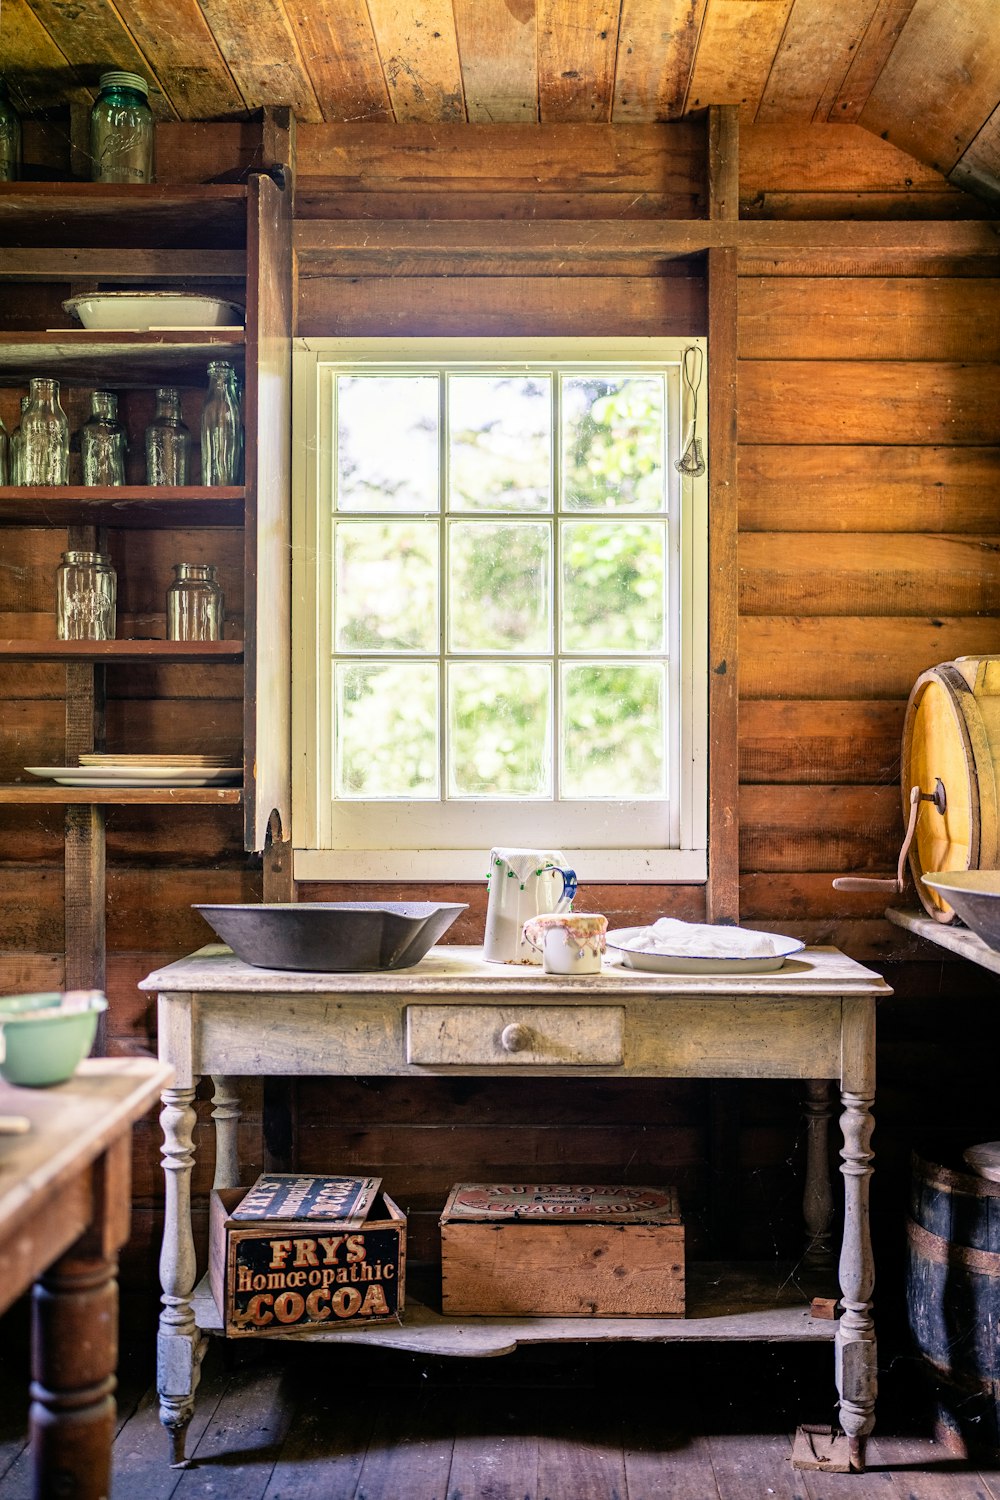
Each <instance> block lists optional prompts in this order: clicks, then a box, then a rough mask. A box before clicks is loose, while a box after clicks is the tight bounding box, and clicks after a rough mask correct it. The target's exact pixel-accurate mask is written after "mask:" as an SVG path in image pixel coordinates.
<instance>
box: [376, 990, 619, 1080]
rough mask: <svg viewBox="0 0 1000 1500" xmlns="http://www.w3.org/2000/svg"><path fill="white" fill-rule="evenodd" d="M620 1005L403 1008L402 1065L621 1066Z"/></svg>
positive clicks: (435, 1006) (424, 1006) (431, 1006)
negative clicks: (403, 1049)
mask: <svg viewBox="0 0 1000 1500" xmlns="http://www.w3.org/2000/svg"><path fill="white" fill-rule="evenodd" d="M624 1036H625V1008H624V1006H622V1005H408V1006H407V1008H406V1060H407V1062H408V1063H416V1064H422V1065H424V1066H426V1067H447V1066H448V1065H449V1064H451V1065H453V1066H456V1067H458V1066H466V1067H468V1066H472V1067H478V1066H482V1067H495V1066H500V1067H503V1066H504V1065H508V1066H510V1067H524V1066H525V1065H532V1066H538V1065H539V1064H541V1065H542V1066H544V1065H545V1064H546V1063H549V1064H552V1065H553V1066H560V1067H573V1066H577V1067H621V1066H622V1064H623V1062H624V1060H625V1057H624Z"/></svg>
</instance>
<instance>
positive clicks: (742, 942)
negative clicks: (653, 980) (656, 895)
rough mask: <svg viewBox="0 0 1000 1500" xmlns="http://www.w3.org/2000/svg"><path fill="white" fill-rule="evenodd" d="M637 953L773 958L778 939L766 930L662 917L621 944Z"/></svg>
mask: <svg viewBox="0 0 1000 1500" xmlns="http://www.w3.org/2000/svg"><path fill="white" fill-rule="evenodd" d="M621 946H622V947H623V948H630V949H632V950H633V951H634V952H637V953H662V954H664V955H669V956H670V957H680V956H684V957H689V958H773V957H774V953H775V948H774V940H773V939H772V938H771V937H769V936H768V934H767V933H766V932H750V931H748V930H747V929H746V928H743V927H715V926H713V925H712V924H711V923H708V922H681V921H678V919H677V918H676V917H660V918H659V920H658V921H656V922H654V923H653V925H652V926H651V927H643V928H641V929H640V930H639V931H638V932H636V933H634V934H633V935H632V937H630V938H626V940H625V942H624V943H622V944H621Z"/></svg>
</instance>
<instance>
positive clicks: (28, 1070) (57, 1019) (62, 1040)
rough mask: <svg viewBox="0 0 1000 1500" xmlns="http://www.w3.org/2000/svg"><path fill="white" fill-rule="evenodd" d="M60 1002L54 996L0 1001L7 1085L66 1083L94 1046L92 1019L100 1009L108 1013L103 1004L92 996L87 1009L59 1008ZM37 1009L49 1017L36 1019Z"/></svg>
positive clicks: (0, 1064)
mask: <svg viewBox="0 0 1000 1500" xmlns="http://www.w3.org/2000/svg"><path fill="white" fill-rule="evenodd" d="M62 999H63V996H62V995H59V994H55V995H52V994H41V995H9V996H6V997H4V998H3V999H0V1027H2V1028H3V1040H4V1047H5V1055H4V1057H3V1060H2V1061H0V1077H3V1078H5V1079H6V1080H7V1082H8V1083H15V1084H20V1085H21V1086H22V1087H25V1088H46V1087H48V1086H49V1085H50V1084H53V1083H65V1082H66V1079H67V1078H71V1077H72V1076H73V1071H74V1069H75V1068H76V1065H77V1063H79V1062H80V1061H82V1059H83V1058H85V1057H86V1055H87V1053H88V1052H89V1051H90V1049H91V1047H92V1046H93V1045H94V1037H95V1035H96V1033H97V1018H98V1016H99V1015H100V1013H101V1011H102V1010H107V1008H108V1002H107V1000H106V999H105V998H104V996H103V995H99V994H96V993H95V994H93V995H92V996H91V997H90V999H89V1003H88V1005H87V1007H86V1009H83V1010H61V1009H59V1004H60V1002H61V1001H62ZM38 1011H48V1012H50V1014H47V1015H38V1014H37V1012H38ZM24 1012H36V1014H24Z"/></svg>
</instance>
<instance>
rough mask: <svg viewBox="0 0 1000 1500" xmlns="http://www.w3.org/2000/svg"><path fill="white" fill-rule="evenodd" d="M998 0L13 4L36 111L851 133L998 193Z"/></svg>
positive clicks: (1, 13) (13, 58) (6, 8)
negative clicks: (112, 80)
mask: <svg viewBox="0 0 1000 1500" xmlns="http://www.w3.org/2000/svg"><path fill="white" fill-rule="evenodd" d="M997 21H998V0H73V3H67V0H3V3H2V6H0V60H2V62H0V65H2V68H3V71H4V73H5V74H6V76H7V79H8V82H9V84H10V86H11V88H12V92H13V94H14V97H15V99H16V100H17V102H19V103H20V104H21V105H22V106H23V107H25V108H28V109H32V108H38V107H41V106H42V105H45V104H53V103H56V102H63V101H65V100H71V101H75V102H77V103H85V102H86V101H87V100H88V99H89V98H90V97H92V95H93V91H94V86H95V84H96V80H97V77H98V75H99V74H100V73H101V72H102V71H103V70H105V69H106V68H109V67H113V68H126V69H130V70H134V71H137V72H141V73H143V74H144V75H145V76H146V77H147V78H148V79H149V81H150V86H151V95H152V100H153V106H154V109H155V111H156V113H157V114H158V115H159V116H160V117H162V118H164V119H179V120H218V119H227V118H229V119H231V118H239V117H241V116H243V115H245V114H246V113H247V112H248V111H252V110H255V109H257V108H259V106H261V105H263V104H289V105H292V106H293V107H294V109H295V111H296V114H297V115H298V117H299V119H300V120H303V121H314V122H316V121H328V122H345V121H359V120H386V121H397V122H401V123H402V122H422V123H431V124H433V123H437V122H441V121H464V120H468V121H472V122H483V121H504V122H517V121H521V122H533V121H538V120H540V121H543V122H567V123H568V122H573V123H579V122H602V123H606V122H608V121H617V122H623V123H625V122H627V123H630V124H634V123H641V122H653V121H659V120H675V119H678V118H680V117H681V116H683V115H686V114H693V113H696V112H697V111H699V110H702V109H704V107H705V106H706V105H709V104H738V105H739V106H740V109H741V113H742V116H743V118H744V119H745V120H746V121H748V122H749V121H756V122H760V123H768V124H771V123H782V122H808V121H844V122H851V123H857V124H860V125H862V126H864V127H866V128H867V129H869V130H871V131H873V132H874V133H875V134H877V135H879V136H882V137H883V138H885V139H887V140H889V141H891V142H893V143H894V144H895V145H898V146H900V147H902V148H903V149H904V150H905V151H907V152H909V154H910V155H911V156H914V157H916V158H917V160H919V161H922V162H925V163H926V164H927V165H929V166H932V167H934V168H935V169H936V170H937V171H939V172H941V173H943V174H944V175H946V176H948V177H950V178H951V179H952V180H953V181H954V182H956V183H959V184H961V185H962V186H964V187H967V188H970V189H972V190H974V191H979V192H981V193H983V194H985V195H986V196H988V197H1000V104H998V100H1000V26H998V25H997Z"/></svg>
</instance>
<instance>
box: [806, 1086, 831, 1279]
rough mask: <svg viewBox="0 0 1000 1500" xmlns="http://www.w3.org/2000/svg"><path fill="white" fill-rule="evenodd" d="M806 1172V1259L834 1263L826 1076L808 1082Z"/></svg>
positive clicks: (828, 1104) (829, 1114) (821, 1262)
mask: <svg viewBox="0 0 1000 1500" xmlns="http://www.w3.org/2000/svg"><path fill="white" fill-rule="evenodd" d="M806 1087H807V1089H808V1093H807V1095H806V1105H805V1113H806V1176H805V1184H804V1189H803V1194H802V1216H803V1218H804V1219H805V1224H806V1248H805V1256H804V1258H805V1260H806V1262H807V1264H809V1265H811V1266H832V1264H833V1239H832V1236H831V1234H830V1225H831V1224H832V1222H833V1185H832V1183H831V1182H830V1157H829V1144H830V1121H831V1119H832V1118H833V1089H832V1087H831V1085H830V1083H829V1081H828V1080H827V1079H826V1078H811V1079H810V1080H809V1082H808V1083H807V1085H806Z"/></svg>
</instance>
